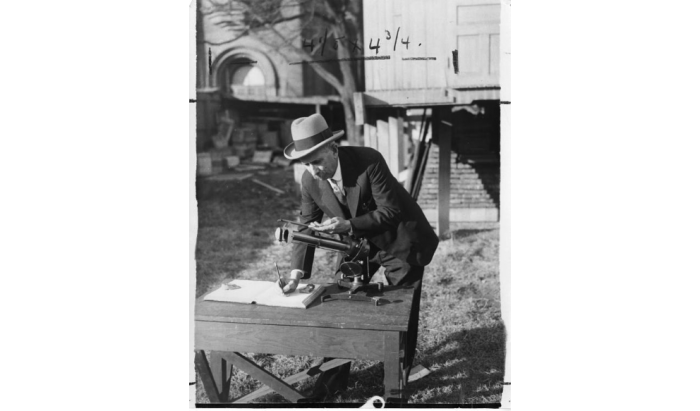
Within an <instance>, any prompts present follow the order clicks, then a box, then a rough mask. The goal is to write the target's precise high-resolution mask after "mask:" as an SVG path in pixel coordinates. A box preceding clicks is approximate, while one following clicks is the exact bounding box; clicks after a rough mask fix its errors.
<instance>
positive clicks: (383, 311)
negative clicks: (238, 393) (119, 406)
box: [195, 286, 413, 403]
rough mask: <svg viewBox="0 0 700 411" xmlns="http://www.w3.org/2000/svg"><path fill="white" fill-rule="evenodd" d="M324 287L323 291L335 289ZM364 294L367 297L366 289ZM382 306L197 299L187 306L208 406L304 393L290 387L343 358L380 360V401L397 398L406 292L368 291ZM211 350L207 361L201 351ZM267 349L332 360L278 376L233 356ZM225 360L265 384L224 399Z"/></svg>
mask: <svg viewBox="0 0 700 411" xmlns="http://www.w3.org/2000/svg"><path fill="white" fill-rule="evenodd" d="M337 291H338V290H337V287H336V286H332V287H331V288H329V289H328V290H326V291H325V293H332V292H337ZM370 295H371V294H370ZM375 295H379V296H380V297H381V298H382V299H383V304H380V305H379V306H374V305H373V304H371V303H367V302H354V301H327V302H325V303H321V298H320V297H319V298H318V299H317V300H316V301H315V302H314V303H313V304H312V305H311V306H309V307H308V308H307V309H306V310H302V309H294V308H279V307H266V306H261V305H255V304H250V305H249V304H236V303H225V302H216V301H204V300H203V297H202V298H199V299H198V300H197V302H196V305H195V365H196V367H197V372H198V374H199V377H200V379H201V381H202V385H203V387H204V390H205V392H206V394H207V396H208V397H209V400H210V401H211V402H212V403H216V402H219V403H222V402H249V401H250V400H252V399H254V398H257V397H259V396H260V395H264V394H266V393H269V392H271V391H272V390H274V391H276V392H278V393H279V394H281V395H282V396H284V397H285V398H286V399H288V400H289V401H292V402H300V401H304V399H305V397H304V396H303V395H302V394H301V393H299V392H298V391H297V390H295V389H294V388H292V387H291V385H290V384H293V383H295V382H298V381H301V380H303V379H305V378H308V377H309V376H313V375H316V374H318V373H319V372H321V371H323V370H325V369H329V368H333V367H334V366H338V365H341V364H344V363H347V362H349V360H350V359H364V360H379V361H383V362H384V398H385V400H387V401H396V402H402V401H403V398H404V393H403V388H404V386H405V384H406V380H407V378H408V370H406V369H405V368H406V367H405V366H404V364H403V359H404V358H403V357H404V356H403V353H404V345H405V340H406V331H407V329H408V319H409V315H410V311H411V302H412V299H413V289H412V288H410V287H408V288H406V287H385V289H384V291H383V293H381V294H375ZM205 350H207V351H211V353H210V357H211V363H210V362H209V361H207V357H206V356H205V354H204V351H205ZM241 352H245V353H267V354H283V355H307V356H311V357H334V358H336V360H333V361H332V362H330V363H326V364H322V365H321V366H317V367H314V368H312V369H311V370H307V371H304V372H302V373H299V374H296V375H293V376H291V377H288V378H286V379H284V380H282V379H280V378H278V377H276V376H274V375H272V374H270V373H269V372H267V371H266V370H264V369H262V368H260V367H258V365H257V364H255V363H254V362H253V361H251V360H250V359H248V358H247V357H245V356H242V355H241V354H240V353H241ZM228 363H231V364H233V365H234V366H236V367H238V368H239V369H241V370H242V371H244V372H246V373H247V374H248V375H250V376H252V377H254V378H256V379H258V380H259V381H261V382H262V383H263V384H265V385H267V387H269V388H266V387H263V388H261V389H259V390H257V391H256V392H254V393H252V394H248V395H246V396H243V397H241V398H238V399H236V400H233V401H229V398H228V397H229V392H228V388H229V386H230V373H229V370H230V367H229V366H228V365H229V364H228Z"/></svg>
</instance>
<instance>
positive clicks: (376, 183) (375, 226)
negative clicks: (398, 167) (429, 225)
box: [350, 155, 401, 236]
mask: <svg viewBox="0 0 700 411" xmlns="http://www.w3.org/2000/svg"><path fill="white" fill-rule="evenodd" d="M367 176H368V177H369V182H370V186H371V189H372V197H373V198H374V202H375V204H376V205H377V208H376V210H373V211H370V212H369V213H367V214H364V215H362V216H359V217H355V218H353V219H351V220H350V223H351V224H352V226H353V231H354V233H355V234H356V235H359V236H368V235H373V234H377V233H380V232H384V231H387V230H391V229H395V228H396V227H397V226H398V225H399V222H401V205H400V200H399V195H398V192H397V190H398V189H400V187H399V185H398V182H397V181H396V178H394V176H393V175H392V174H391V172H390V171H389V167H388V166H387V165H386V161H384V157H382V156H381V155H379V156H378V158H377V161H376V162H375V163H374V164H372V165H370V166H369V167H368V170H367Z"/></svg>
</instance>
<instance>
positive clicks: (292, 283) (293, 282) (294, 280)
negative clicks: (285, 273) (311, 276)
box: [282, 270, 302, 294]
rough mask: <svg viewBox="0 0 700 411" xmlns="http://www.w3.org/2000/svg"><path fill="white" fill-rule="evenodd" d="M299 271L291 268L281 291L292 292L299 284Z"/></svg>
mask: <svg viewBox="0 0 700 411" xmlns="http://www.w3.org/2000/svg"><path fill="white" fill-rule="evenodd" d="M301 275H302V274H301V272H300V271H294V270H292V273H291V274H289V281H287V283H286V284H285V285H284V288H282V292H284V293H285V294H289V293H291V292H293V291H294V290H296V289H297V286H299V280H300V279H301Z"/></svg>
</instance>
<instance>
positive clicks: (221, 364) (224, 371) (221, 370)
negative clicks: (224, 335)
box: [209, 351, 231, 402]
mask: <svg viewBox="0 0 700 411" xmlns="http://www.w3.org/2000/svg"><path fill="white" fill-rule="evenodd" d="M209 356H210V358H211V361H210V362H209V366H210V368H211V373H212V375H213V376H214V383H215V384H216V388H217V391H218V392H219V400H220V401H221V402H228V396H229V390H230V388H231V366H230V365H229V364H228V363H227V362H226V359H225V358H224V357H223V356H222V355H221V352H219V351H212V352H211V353H210V355H209Z"/></svg>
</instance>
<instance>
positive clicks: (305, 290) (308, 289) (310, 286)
mask: <svg viewBox="0 0 700 411" xmlns="http://www.w3.org/2000/svg"><path fill="white" fill-rule="evenodd" d="M314 288H316V286H315V285H313V284H306V285H305V286H303V287H302V288H298V289H297V291H299V292H300V293H302V294H309V293H311V291H313V290H314Z"/></svg>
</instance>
